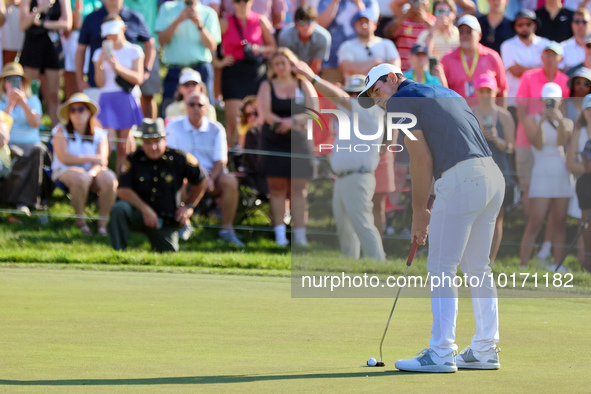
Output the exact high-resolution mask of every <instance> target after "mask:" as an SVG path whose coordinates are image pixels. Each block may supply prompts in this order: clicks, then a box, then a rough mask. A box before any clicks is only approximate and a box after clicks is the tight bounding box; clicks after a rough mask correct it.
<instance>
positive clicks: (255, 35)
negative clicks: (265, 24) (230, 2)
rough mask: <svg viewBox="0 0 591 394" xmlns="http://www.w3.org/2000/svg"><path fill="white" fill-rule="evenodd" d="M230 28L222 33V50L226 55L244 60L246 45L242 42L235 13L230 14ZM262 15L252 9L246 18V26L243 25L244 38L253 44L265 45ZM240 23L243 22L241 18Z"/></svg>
mask: <svg viewBox="0 0 591 394" xmlns="http://www.w3.org/2000/svg"><path fill="white" fill-rule="evenodd" d="M227 19H228V29H226V32H225V33H224V34H223V35H222V50H223V51H224V56H228V55H232V56H234V60H244V46H243V45H242V44H241V43H240V41H241V40H240V34H238V28H237V27H236V19H234V15H228V17H227ZM260 19H261V16H260V15H259V14H257V13H256V12H253V11H250V13H249V14H248V16H247V18H246V27H245V26H242V25H241V28H242V34H243V35H244V38H245V39H246V40H247V41H248V42H250V43H251V44H258V45H263V29H261V23H260ZM238 23H240V24H242V22H241V21H240V19H238Z"/></svg>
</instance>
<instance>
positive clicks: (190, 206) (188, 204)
mask: <svg viewBox="0 0 591 394" xmlns="http://www.w3.org/2000/svg"><path fill="white" fill-rule="evenodd" d="M180 206H181V207H185V208H189V209H193V203H192V202H188V203H186V204H185V203H184V202H181V204H180Z"/></svg>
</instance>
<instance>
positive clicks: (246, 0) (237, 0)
mask: <svg viewBox="0 0 591 394" xmlns="http://www.w3.org/2000/svg"><path fill="white" fill-rule="evenodd" d="M248 2H249V0H234V3H236V4H240V3H248Z"/></svg>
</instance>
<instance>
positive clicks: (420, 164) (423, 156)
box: [404, 130, 433, 212]
mask: <svg viewBox="0 0 591 394" xmlns="http://www.w3.org/2000/svg"><path fill="white" fill-rule="evenodd" d="M412 133H413V135H414V136H415V137H416V138H417V140H416V141H412V140H411V139H410V138H408V137H404V142H405V143H406V149H408V153H409V155H410V179H411V183H412V210H413V212H419V211H421V210H426V209H427V204H428V201H429V195H430V194H431V185H432V184H433V157H432V156H431V150H429V146H428V145H427V141H426V140H425V136H424V135H423V132H422V131H420V130H413V131H412Z"/></svg>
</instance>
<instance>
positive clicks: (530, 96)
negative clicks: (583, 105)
mask: <svg viewBox="0 0 591 394" xmlns="http://www.w3.org/2000/svg"><path fill="white" fill-rule="evenodd" d="M567 81H568V76H567V75H566V74H564V73H562V72H560V71H557V72H556V76H555V77H554V80H553V81H549V80H548V78H546V75H545V74H544V70H543V69H542V68H541V67H540V68H535V69H533V70H529V71H526V72H524V73H523V75H522V76H521V82H520V83H519V89H518V90H517V97H518V99H517V105H519V104H525V105H527V114H528V115H538V114H541V113H542V112H544V103H543V102H542V100H541V99H540V98H539V97H540V96H541V95H542V88H543V87H544V85H545V84H547V83H548V82H554V83H555V84H557V85H559V86H560V87H561V88H562V97H565V98H566V97H569V96H570V89H569V88H568V87H567V85H566V83H567ZM515 146H521V147H525V148H527V147H529V146H530V143H529V141H528V139H527V136H526V135H525V130H524V129H523V125H522V124H521V122H520V123H519V124H518V125H517V131H516V134H515Z"/></svg>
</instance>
